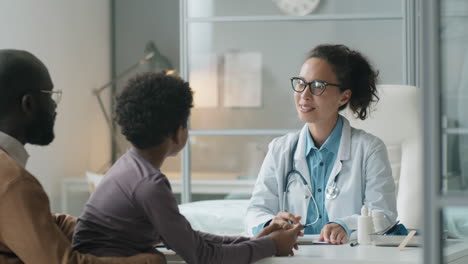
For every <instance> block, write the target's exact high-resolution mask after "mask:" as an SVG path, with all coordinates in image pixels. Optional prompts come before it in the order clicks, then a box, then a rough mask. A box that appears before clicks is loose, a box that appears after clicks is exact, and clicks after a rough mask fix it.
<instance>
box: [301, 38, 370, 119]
mask: <svg viewBox="0 0 468 264" xmlns="http://www.w3.org/2000/svg"><path fill="white" fill-rule="evenodd" d="M310 58H320V59H323V60H325V61H326V62H328V63H329V64H330V65H331V66H332V68H333V70H334V71H335V74H336V77H337V78H338V81H339V83H340V84H341V86H340V90H341V91H345V90H347V89H350V90H351V92H352V94H351V98H350V99H349V107H350V108H351V110H352V111H353V113H355V114H356V116H357V117H358V118H360V119H361V120H364V119H366V118H367V116H368V113H369V112H370V105H371V103H372V102H377V101H378V100H379V97H378V96H377V88H376V83H377V77H378V75H379V72H378V71H376V70H374V68H373V67H372V65H371V64H370V63H369V61H368V60H367V58H366V57H364V55H362V54H361V53H359V52H358V51H355V50H351V49H349V48H348V47H346V46H345V45H329V44H325V45H319V46H317V47H315V48H314V49H313V50H311V51H310V52H309V54H308V56H307V59H310ZM346 106H347V104H345V105H342V106H341V107H340V110H343V109H345V108H346Z"/></svg>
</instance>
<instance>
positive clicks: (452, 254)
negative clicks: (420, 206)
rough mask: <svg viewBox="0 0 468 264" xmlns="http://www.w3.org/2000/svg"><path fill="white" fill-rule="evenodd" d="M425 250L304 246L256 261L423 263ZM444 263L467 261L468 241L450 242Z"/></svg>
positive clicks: (274, 263) (263, 263)
mask: <svg viewBox="0 0 468 264" xmlns="http://www.w3.org/2000/svg"><path fill="white" fill-rule="evenodd" d="M422 254H423V249H422V248H415V247H408V248H405V249H404V250H402V251H399V250H398V248H397V247H376V246H372V245H358V246H355V247H350V246H349V245H348V244H345V245H301V246H300V247H299V250H298V251H295V253H294V256H293V257H271V258H266V259H262V260H260V261H258V262H256V264H283V263H284V264H286V263H287V264H297V263H301V264H302V263H320V264H322V263H324V264H342V263H346V264H420V263H422V259H423V256H422ZM444 255H445V256H446V258H445V260H446V262H445V263H450V264H462V263H463V264H466V263H468V242H464V241H460V240H456V241H455V240H451V241H448V245H447V247H446V250H445V252H444Z"/></svg>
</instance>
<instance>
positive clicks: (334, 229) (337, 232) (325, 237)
mask: <svg viewBox="0 0 468 264" xmlns="http://www.w3.org/2000/svg"><path fill="white" fill-rule="evenodd" d="M319 241H325V242H327V243H331V244H335V245H340V244H344V243H346V242H347V241H348V235H347V234H346V231H345V230H344V228H343V227H342V226H341V225H339V224H337V223H329V224H326V225H325V226H324V227H323V228H322V231H321V232H320V237H319Z"/></svg>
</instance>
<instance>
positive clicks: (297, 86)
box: [291, 77, 340, 95]
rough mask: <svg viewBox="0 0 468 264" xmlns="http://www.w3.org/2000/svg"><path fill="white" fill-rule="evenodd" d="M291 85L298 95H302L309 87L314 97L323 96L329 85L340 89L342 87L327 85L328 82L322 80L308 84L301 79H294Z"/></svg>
mask: <svg viewBox="0 0 468 264" xmlns="http://www.w3.org/2000/svg"><path fill="white" fill-rule="evenodd" d="M291 85H292V88H293V90H294V91H295V92H297V93H302V92H303V91H304V90H305V89H306V88H307V86H309V88H310V92H311V93H312V94H313V95H321V94H322V93H323V92H324V91H325V89H326V88H327V86H329V85H330V86H336V87H340V85H338V84H333V83H327V82H326V81H321V80H313V81H311V82H306V81H305V80H304V79H303V78H301V77H292V78H291Z"/></svg>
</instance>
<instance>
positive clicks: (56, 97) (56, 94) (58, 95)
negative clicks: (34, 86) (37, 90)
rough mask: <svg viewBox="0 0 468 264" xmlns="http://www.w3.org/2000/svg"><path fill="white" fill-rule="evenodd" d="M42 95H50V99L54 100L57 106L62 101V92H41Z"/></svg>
mask: <svg viewBox="0 0 468 264" xmlns="http://www.w3.org/2000/svg"><path fill="white" fill-rule="evenodd" d="M41 93H46V94H50V97H51V98H52V100H54V102H55V103H56V104H58V103H60V100H61V99H62V90H54V91H49V90H41Z"/></svg>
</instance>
